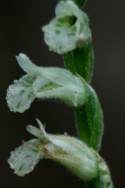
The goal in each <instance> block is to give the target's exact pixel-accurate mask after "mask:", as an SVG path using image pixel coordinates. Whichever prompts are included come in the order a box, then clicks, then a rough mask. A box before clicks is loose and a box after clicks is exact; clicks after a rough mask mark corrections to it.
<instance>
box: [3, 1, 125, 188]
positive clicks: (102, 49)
mask: <svg viewBox="0 0 125 188" xmlns="http://www.w3.org/2000/svg"><path fill="white" fill-rule="evenodd" d="M55 5H56V0H46V1H41V0H37V1H36V0H35V1H34V0H30V1H28V0H22V1H16V0H13V1H10V0H4V1H2V0H1V3H0V187H1V188H2V187H4V188H8V187H13V188H22V187H23V188H27V187H30V188H36V187H37V186H39V187H40V186H41V187H44V188H49V187H50V186H51V187H53V188H57V187H60V188H63V187H74V188H75V187H77V188H83V183H82V182H81V181H79V180H78V179H77V178H76V177H74V176H72V175H71V174H70V173H68V172H67V171H66V170H65V169H64V168H63V167H61V166H59V165H57V164H55V163H54V162H52V161H45V160H44V161H41V163H40V164H39V165H38V166H37V168H36V169H35V171H34V172H33V173H31V174H30V175H28V176H26V177H25V178H19V177H17V176H16V175H14V174H13V172H12V171H11V170H10V169H9V166H8V164H7V162H6V161H7V158H8V156H9V153H10V151H11V150H12V149H14V148H15V147H16V146H18V145H19V144H21V142H22V141H23V140H27V139H29V138H30V135H29V134H28V133H27V132H26V131H25V127H26V125H27V124H36V122H35V118H36V117H38V118H40V119H41V120H42V122H44V123H46V124H47V127H46V129H47V131H48V132H51V133H64V132H65V131H67V132H68V133H69V134H71V135H75V128H74V121H73V114H72V112H71V110H70V108H68V107H66V106H65V105H62V104H58V103H53V102H38V101H35V102H34V103H33V105H32V107H31V109H30V110H28V111H27V112H25V113H24V114H18V113H17V114H14V113H11V112H10V111H9V109H8V107H7V104H6V101H5V95H6V89H7V87H8V85H9V84H10V83H11V82H12V80H14V79H16V78H19V77H20V76H21V75H22V74H23V72H22V70H21V69H20V68H19V67H18V65H17V64H16V61H15V55H16V54H18V53H19V52H24V53H26V54H27V55H28V56H29V57H30V58H31V59H32V60H33V61H34V62H35V63H36V64H39V65H43V66H50V65H51V66H60V67H61V66H63V63H62V58H60V57H59V56H57V55H56V54H54V53H50V52H49V51H48V48H47V46H46V45H45V44H44V42H43V36H42V32H41V29H40V27H41V26H42V25H44V24H46V23H48V21H49V20H50V18H52V17H53V16H54V7H55ZM124 7H125V1H122V0H121V1H118V0H110V1H108V0H107V1H106V0H105V1H103V0H102V1H100V0H94V1H90V0H89V1H88V4H87V6H86V11H87V13H88V14H89V16H90V19H91V27H92V30H93V39H94V46H95V55H96V65H95V71H94V77H93V83H92V85H93V86H94V88H95V89H96V91H97V93H98V95H99V97H100V100H101V103H102V106H103V109H104V114H105V134H104V139H103V144H102V150H101V154H102V156H103V157H104V158H105V159H106V161H107V162H108V164H109V166H110V169H111V173H112V177H113V179H114V182H115V185H116V187H117V188H121V187H125V181H124V178H125V175H124V168H125V160H124V159H125V125H124V124H125V123H124V122H125V110H124V109H125V42H124V41H125V21H124V18H125V11H124Z"/></svg>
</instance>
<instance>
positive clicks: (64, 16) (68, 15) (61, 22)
mask: <svg viewBox="0 0 125 188" xmlns="http://www.w3.org/2000/svg"><path fill="white" fill-rule="evenodd" d="M43 32H44V40H45V42H46V44H47V45H48V46H49V48H50V50H52V51H54V52H56V53H58V54H64V53H67V52H69V51H72V50H74V49H76V48H81V47H83V46H84V45H87V44H88V43H89V42H90V41H91V31H90V28H89V20H88V16H87V15H86V13H85V12H83V11H82V10H81V9H79V8H78V6H77V5H76V4H75V3H74V2H73V1H71V0H68V1H61V2H59V3H58V5H57V7H56V10H55V18H54V19H52V21H50V23H49V24H48V25H46V26H44V27H43Z"/></svg>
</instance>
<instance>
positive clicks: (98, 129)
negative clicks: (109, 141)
mask: <svg viewBox="0 0 125 188" xmlns="http://www.w3.org/2000/svg"><path fill="white" fill-rule="evenodd" d="M64 64H65V67H66V68H67V69H69V70H70V71H71V72H73V73H74V74H79V75H80V76H81V77H82V78H84V79H85V80H86V81H87V82H88V83H90V81H91V78H92V75H93V68H94V53H93V47H92V43H91V44H89V45H88V46H85V47H84V48H82V49H76V50H74V51H72V52H70V53H68V54H65V55H64ZM74 114H75V124H76V129H77V133H78V137H79V138H80V139H81V140H84V141H85V142H86V143H87V144H88V145H89V146H91V147H93V148H94V149H96V150H99V149H100V145H101V139H102V133H103V115H102V109H101V106H100V103H99V100H98V97H97V95H96V93H95V92H93V93H92V94H90V96H89V98H88V101H87V102H86V103H85V104H84V105H83V106H82V107H81V108H78V109H74ZM96 136H97V137H96ZM85 186H86V188H97V184H96V180H93V181H91V182H88V183H86V185H85Z"/></svg>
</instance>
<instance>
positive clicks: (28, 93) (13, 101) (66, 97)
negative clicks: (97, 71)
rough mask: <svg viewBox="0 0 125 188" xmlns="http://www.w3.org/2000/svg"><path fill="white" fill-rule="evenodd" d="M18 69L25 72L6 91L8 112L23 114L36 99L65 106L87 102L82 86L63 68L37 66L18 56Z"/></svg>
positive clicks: (26, 58)
mask: <svg viewBox="0 0 125 188" xmlns="http://www.w3.org/2000/svg"><path fill="white" fill-rule="evenodd" d="M17 61H18V63H19V65H20V67H21V68H22V69H23V70H24V71H25V72H26V75H24V76H23V77H22V78H20V79H19V80H16V81H14V83H13V84H12V85H10V86H9V88H8V90H7V97H6V99H7V103H8V106H9V108H10V110H11V111H14V112H20V113H22V112H24V111H25V110H27V109H28V108H29V107H30V105H31V103H32V102H33V101H34V100H35V98H38V99H58V100H61V101H62V102H65V103H66V104H68V105H70V106H73V107H79V106H81V105H82V104H83V103H84V102H85V101H86V99H87V90H86V87H87V86H86V83H85V82H84V81H83V80H82V79H81V78H80V77H78V76H75V75H73V74H72V73H71V72H69V71H68V70H66V69H63V68H57V67H48V68H45V67H39V66H36V65H35V64H33V63H32V62H31V61H30V59H29V58H28V57H27V56H26V55H24V54H20V55H19V56H17Z"/></svg>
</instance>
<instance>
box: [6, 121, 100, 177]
mask: <svg viewBox="0 0 125 188" xmlns="http://www.w3.org/2000/svg"><path fill="white" fill-rule="evenodd" d="M37 122H38V124H39V126H40V129H38V128H36V127H33V126H28V127H27V130H28V131H29V132H30V133H31V134H33V135H34V136H36V137H37V138H36V139H32V140H30V141H27V142H25V143H24V144H23V145H22V146H20V147H19V148H16V150H15V151H13V152H12V153H11V156H10V158H9V160H8V162H9V164H10V167H11V168H12V169H13V170H14V171H15V173H16V174H17V175H19V176H24V175H26V174H28V173H30V172H31V171H32V170H33V169H34V167H35V165H36V164H37V163H38V162H39V160H40V159H43V158H45V159H51V160H54V161H56V162H58V163H60V164H62V165H63V166H65V167H66V168H67V169H68V170H70V171H71V172H72V173H73V174H75V175H77V176H78V177H79V178H81V179H83V180H91V179H93V178H94V177H96V176H97V156H96V153H95V152H94V151H93V150H92V149H91V148H89V147H88V146H87V145H86V144H85V143H83V142H82V141H80V140H78V139H76V138H74V137H71V136H66V135H52V134H47V133H46V132H45V130H44V127H43V125H42V123H41V122H40V121H39V120H37Z"/></svg>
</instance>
